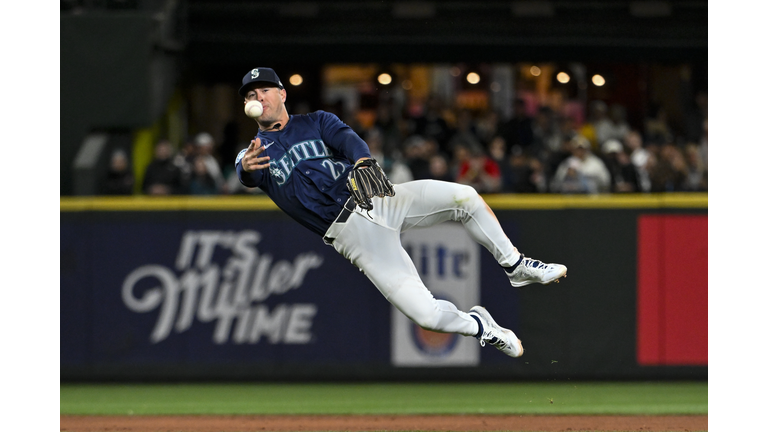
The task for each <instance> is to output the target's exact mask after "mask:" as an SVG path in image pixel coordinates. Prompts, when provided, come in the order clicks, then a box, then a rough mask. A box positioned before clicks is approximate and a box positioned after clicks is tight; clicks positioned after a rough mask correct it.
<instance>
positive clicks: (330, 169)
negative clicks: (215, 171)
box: [235, 111, 371, 236]
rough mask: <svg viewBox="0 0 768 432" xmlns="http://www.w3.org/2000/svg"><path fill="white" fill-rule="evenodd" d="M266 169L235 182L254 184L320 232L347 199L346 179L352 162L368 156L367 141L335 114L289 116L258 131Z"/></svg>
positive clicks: (241, 174) (242, 173)
mask: <svg viewBox="0 0 768 432" xmlns="http://www.w3.org/2000/svg"><path fill="white" fill-rule="evenodd" d="M256 137H257V138H259V139H261V145H262V146H264V147H266V150H265V151H264V152H263V153H262V154H261V155H259V156H260V157H263V156H264V155H267V156H269V158H270V160H269V169H268V170H267V169H262V170H255V171H253V172H245V171H243V164H242V163H240V160H241V159H242V158H243V155H244V154H245V151H246V150H242V151H241V152H240V154H238V155H237V159H236V161H235V166H236V167H237V175H238V177H239V178H240V182H241V183H242V184H244V185H245V186H247V187H258V188H260V189H262V190H263V191H264V192H266V194H267V195H269V197H270V198H272V201H274V202H275V204H277V206H278V207H280V209H281V210H283V211H284V212H286V213H287V214H288V215H289V216H290V217H292V218H293V219H295V220H296V221H298V222H299V223H300V224H302V225H304V226H305V227H307V228H309V229H310V230H312V231H313V232H315V233H317V234H319V235H320V236H322V235H323V234H325V232H326V231H327V230H328V227H330V226H331V224H332V223H333V221H334V219H336V216H337V215H338V214H339V212H340V211H341V208H342V206H343V205H344V203H345V202H346V201H347V198H349V191H348V190H347V185H346V179H347V174H348V173H349V171H350V169H352V166H353V165H354V163H355V161H357V160H358V159H360V158H362V157H371V154H370V151H369V150H368V145H367V144H366V143H365V141H363V140H362V139H361V138H360V137H359V136H358V135H357V134H356V133H355V132H354V131H353V130H352V129H351V128H350V127H349V126H347V125H346V124H344V123H343V122H342V121H341V120H339V118H338V117H336V116H335V115H334V114H331V113H328V112H325V111H316V112H313V113H310V114H305V115H292V116H290V120H289V121H288V124H286V125H285V127H284V128H283V129H282V130H280V131H270V132H264V131H261V130H260V131H259V133H258V135H256Z"/></svg>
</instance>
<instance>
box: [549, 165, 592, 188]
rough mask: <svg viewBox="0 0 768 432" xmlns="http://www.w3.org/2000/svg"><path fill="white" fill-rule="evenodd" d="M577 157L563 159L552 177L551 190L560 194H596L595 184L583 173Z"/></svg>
mask: <svg viewBox="0 0 768 432" xmlns="http://www.w3.org/2000/svg"><path fill="white" fill-rule="evenodd" d="M582 165H583V164H582V162H581V160H580V159H578V158H569V159H568V160H566V161H564V162H563V163H562V165H561V166H560V168H559V169H558V171H557V174H556V175H555V178H553V179H552V185H551V188H552V192H558V193H561V194H596V193H598V192H597V184H596V183H595V182H594V181H591V180H590V179H588V178H587V176H586V175H584V172H583V170H582Z"/></svg>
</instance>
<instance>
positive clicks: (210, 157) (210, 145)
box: [193, 132, 229, 193]
mask: <svg viewBox="0 0 768 432" xmlns="http://www.w3.org/2000/svg"><path fill="white" fill-rule="evenodd" d="M195 144H196V145H197V156H196V157H195V162H194V165H197V160H198V159H200V160H202V162H203V163H204V164H205V167H206V171H207V172H208V174H210V176H211V177H212V178H213V181H214V183H215V185H216V190H217V191H218V193H228V192H229V191H228V187H227V183H226V181H225V180H224V174H223V173H222V172H221V163H220V162H219V158H218V157H217V156H216V154H215V149H216V142H215V141H214V139H213V136H212V135H211V134H209V133H207V132H201V133H199V134H197V136H195ZM194 165H193V177H194V176H195V175H196V174H195V171H197V168H196V167H195V166H194Z"/></svg>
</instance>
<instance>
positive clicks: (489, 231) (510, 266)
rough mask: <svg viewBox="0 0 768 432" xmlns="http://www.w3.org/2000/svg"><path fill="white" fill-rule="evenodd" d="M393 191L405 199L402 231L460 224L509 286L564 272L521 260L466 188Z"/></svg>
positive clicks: (436, 184) (419, 186) (426, 184)
mask: <svg viewBox="0 0 768 432" xmlns="http://www.w3.org/2000/svg"><path fill="white" fill-rule="evenodd" d="M396 191H397V193H398V194H403V195H406V197H408V199H407V202H408V209H407V212H405V214H404V215H403V225H402V230H403V231H405V230H407V229H409V228H413V227H428V226H432V225H435V224H438V223H441V222H445V221H448V220H452V221H457V222H461V223H462V224H463V225H464V227H465V228H466V229H467V232H468V233H469V235H470V237H472V239H474V240H475V241H476V242H478V243H480V244H481V245H483V246H484V247H485V248H486V249H488V251H490V252H491V253H492V254H493V257H494V258H495V259H496V261H497V262H498V263H499V264H500V265H501V266H502V267H504V268H505V270H506V271H507V275H508V276H509V278H510V283H511V284H512V286H516V287H521V286H524V285H528V284H530V283H543V284H548V283H550V282H557V280H558V279H559V278H561V277H563V276H565V274H566V272H567V268H566V267H565V266H563V265H560V264H545V263H542V262H541V261H538V260H534V259H531V258H525V257H523V256H522V254H521V253H520V252H519V251H518V250H517V248H516V247H515V246H514V245H513V244H512V242H511V241H510V240H509V237H507V235H506V234H505V233H504V230H503V229H502V227H501V225H500V224H499V221H498V219H497V218H496V215H495V214H494V213H493V210H491V208H490V207H489V206H488V205H487V204H486V202H485V200H483V198H482V197H481V196H480V195H479V194H478V193H477V191H476V190H475V189H474V188H472V187H470V186H466V185H461V184H458V183H451V182H443V181H435V180H424V181H413V182H408V183H403V184H400V185H397V188H396ZM396 197H397V195H396V196H395V198H396ZM403 198H405V197H403Z"/></svg>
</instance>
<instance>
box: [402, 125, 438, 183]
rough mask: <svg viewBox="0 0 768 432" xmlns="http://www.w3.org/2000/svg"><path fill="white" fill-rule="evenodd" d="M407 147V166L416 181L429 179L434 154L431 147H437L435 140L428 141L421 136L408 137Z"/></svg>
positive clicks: (405, 144) (405, 143)
mask: <svg viewBox="0 0 768 432" xmlns="http://www.w3.org/2000/svg"><path fill="white" fill-rule="evenodd" d="M403 145H404V146H405V164H406V165H407V166H408V169H409V170H410V171H411V175H412V176H413V178H414V180H422V179H428V178H429V158H430V157H431V155H432V154H433V153H434V152H433V151H432V150H430V148H429V147H430V146H436V142H435V140H434V139H432V140H429V141H428V140H426V139H424V138H423V137H422V136H420V135H413V136H410V137H408V138H407V139H406V140H405V142H404V143H403Z"/></svg>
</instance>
